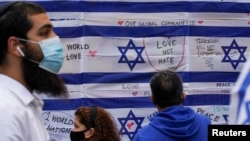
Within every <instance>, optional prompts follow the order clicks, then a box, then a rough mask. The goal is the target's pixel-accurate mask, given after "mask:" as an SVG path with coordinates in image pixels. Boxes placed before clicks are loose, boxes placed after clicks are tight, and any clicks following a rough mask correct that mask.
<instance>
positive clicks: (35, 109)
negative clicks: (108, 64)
mask: <svg viewBox="0 0 250 141" xmlns="http://www.w3.org/2000/svg"><path fill="white" fill-rule="evenodd" d="M0 39H1V40H0V100H1V102H0V131H1V132H0V140H2V141H48V140H49V136H48V133H47V132H46V129H45V128H44V123H43V121H42V119H41V112H42V106H43V101H42V99H41V98H39V97H38V95H37V94H39V93H43V94H47V95H48V96H53V97H61V98H66V97H67V95H68V94H67V88H66V87H65V85H64V83H63V81H62V80H61V78H60V77H59V76H58V75H57V73H58V71H59V70H60V68H61V65H62V63H63V59H64V54H63V47H62V43H61V41H60V39H59V37H58V36H57V35H56V33H55V32H54V30H53V26H52V23H51V21H50V20H49V18H48V16H47V14H46V10H45V9H44V8H43V7H41V6H40V5H38V4H37V3H31V2H10V3H6V4H3V5H1V6H0Z"/></svg>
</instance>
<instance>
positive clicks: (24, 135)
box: [0, 74, 49, 141]
mask: <svg viewBox="0 0 250 141" xmlns="http://www.w3.org/2000/svg"><path fill="white" fill-rule="evenodd" d="M42 107H43V101H42V99H40V98H39V97H38V96H37V95H36V94H32V93H30V92H29V91H28V89H26V88H25V87H24V86H23V85H22V84H20V83H19V82H17V81H16V80H14V79H12V78H10V77H8V76H5V75H2V74H0V140H1V141H49V135H48V132H47V131H46V129H45V127H44V123H43V120H42V118H41V112H42Z"/></svg>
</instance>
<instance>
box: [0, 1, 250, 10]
mask: <svg viewBox="0 0 250 141" xmlns="http://www.w3.org/2000/svg"><path fill="white" fill-rule="evenodd" d="M138 1H139V0H138ZM37 3H40V4H41V5H42V6H44V7H45V8H46V10H47V11H49V12H80V11H81V12H133V13H141V12H144V13H154V12H157V13H158V12H228V13H249V11H250V3H233V2H206V1H203V2H195V1H191V2H184V1H179V2H121V1H119V2H117V1H116V2H115V1H113V2H101V1H98V2H91V1H58V0H55V1H39V2H37ZM0 4H2V2H1V3H0Z"/></svg>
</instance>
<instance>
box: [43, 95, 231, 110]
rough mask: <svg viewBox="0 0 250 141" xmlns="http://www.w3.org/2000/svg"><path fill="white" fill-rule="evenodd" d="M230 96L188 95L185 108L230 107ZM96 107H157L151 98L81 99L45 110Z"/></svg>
mask: <svg viewBox="0 0 250 141" xmlns="http://www.w3.org/2000/svg"><path fill="white" fill-rule="evenodd" d="M228 104H229V95H226V94H196V95H187V96H186V99H185V102H184V106H202V105H206V106H207V105H228ZM89 105H96V106H101V107H104V108H152V107H155V106H154V105H153V104H152V102H151V100H150V98H149V97H126V98H79V99H61V100H55V99H47V100H44V107H43V110H75V109H76V108H77V107H79V106H89Z"/></svg>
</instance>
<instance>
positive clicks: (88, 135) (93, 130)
mask: <svg viewBox="0 0 250 141" xmlns="http://www.w3.org/2000/svg"><path fill="white" fill-rule="evenodd" d="M94 134H95V129H94V128H90V129H89V130H88V131H87V132H86V133H85V138H86V139H89V138H91V137H92V136H94Z"/></svg>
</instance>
